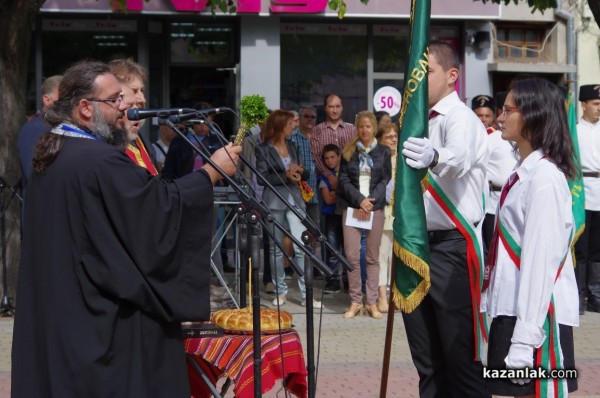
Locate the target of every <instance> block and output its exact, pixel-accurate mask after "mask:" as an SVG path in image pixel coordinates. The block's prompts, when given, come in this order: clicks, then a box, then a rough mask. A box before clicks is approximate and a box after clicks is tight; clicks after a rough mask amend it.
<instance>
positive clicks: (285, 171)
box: [255, 109, 322, 308]
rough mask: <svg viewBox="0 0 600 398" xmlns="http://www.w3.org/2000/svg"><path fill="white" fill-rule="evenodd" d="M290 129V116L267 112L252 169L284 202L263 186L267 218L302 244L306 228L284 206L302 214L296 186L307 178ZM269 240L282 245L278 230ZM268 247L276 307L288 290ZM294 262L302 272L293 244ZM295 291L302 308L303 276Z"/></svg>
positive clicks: (277, 257) (276, 255) (275, 251)
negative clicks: (299, 298) (285, 228)
mask: <svg viewBox="0 0 600 398" xmlns="http://www.w3.org/2000/svg"><path fill="white" fill-rule="evenodd" d="M293 128H294V114H293V113H292V112H290V111H286V110H283V109H277V110H275V111H273V112H271V114H270V115H269V118H268V119H267V123H266V127H265V134H264V139H263V142H262V143H261V144H260V145H258V146H257V147H256V149H255V155H256V169H257V171H258V173H260V174H261V175H263V176H264V177H265V178H266V180H267V181H268V182H269V183H270V184H271V185H272V186H273V188H274V189H275V190H277V192H278V193H279V194H280V195H281V196H282V197H283V198H284V199H285V200H286V201H287V204H286V203H283V202H282V201H281V199H280V198H279V197H278V196H277V195H276V194H275V193H274V192H273V191H272V190H271V188H269V187H266V186H265V190H264V192H263V200H264V202H265V204H266V205H267V206H268V207H269V209H270V210H271V215H272V216H273V218H274V219H276V220H277V221H278V222H279V223H280V224H281V225H284V224H286V223H287V225H288V226H289V230H290V233H291V234H292V236H294V237H295V238H296V239H298V240H299V241H302V233H303V232H304V231H305V229H306V228H304V226H303V225H302V223H301V222H300V219H299V218H298V217H297V216H296V215H295V214H294V213H293V212H292V210H290V208H289V207H288V206H294V207H296V208H297V209H298V210H299V211H300V212H304V211H305V209H306V206H305V204H304V200H303V199H302V194H301V193H300V187H299V185H298V183H299V182H300V181H302V180H306V179H307V178H308V171H307V170H306V169H305V168H304V167H302V166H301V165H300V160H299V159H300V156H299V154H298V148H297V147H296V144H294V143H293V142H292V141H291V140H290V139H289V138H290V136H291V134H292V130H293ZM258 183H259V184H261V185H263V186H264V185H265V184H264V182H263V181H262V180H258ZM273 236H274V238H275V240H276V241H277V242H280V243H283V232H282V231H280V230H279V229H278V228H274V230H273ZM271 243H272V244H271V245H270V253H269V255H270V256H271V259H274V262H273V263H271V264H272V265H271V275H272V278H273V284H274V285H275V294H276V295H275V298H274V299H273V305H275V306H279V305H284V304H285V303H286V302H287V293H288V287H287V284H286V282H285V273H284V264H283V253H282V252H281V250H280V249H279V246H278V245H276V244H275V243H274V242H271ZM294 261H295V262H296V264H298V266H299V267H300V268H302V269H304V251H303V250H302V249H301V248H300V247H298V246H297V245H295V244H294ZM309 283H312V281H309ZM298 287H299V288H300V295H301V301H300V305H302V306H305V305H306V286H305V283H304V277H303V276H302V277H298ZM313 306H314V307H315V308H321V307H322V304H321V302H320V301H316V300H313Z"/></svg>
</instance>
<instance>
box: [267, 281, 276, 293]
mask: <svg viewBox="0 0 600 398" xmlns="http://www.w3.org/2000/svg"><path fill="white" fill-rule="evenodd" d="M265 292H266V293H275V285H273V283H271V282H267V284H266V285H265Z"/></svg>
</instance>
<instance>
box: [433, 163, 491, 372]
mask: <svg viewBox="0 0 600 398" xmlns="http://www.w3.org/2000/svg"><path fill="white" fill-rule="evenodd" d="M428 177H429V178H428V184H427V191H428V192H429V193H430V194H431V197H432V198H433V199H434V200H435V202H436V203H437V204H438V205H439V206H440V208H441V209H442V210H443V211H444V213H445V214H446V215H447V216H448V217H449V218H450V220H452V222H453V223H454V225H455V226H456V228H457V229H458V231H459V232H460V233H461V234H462V236H463V237H464V238H465V240H466V242H467V268H468V270H469V285H470V287H471V310H472V312H473V339H474V342H475V345H474V347H475V360H478V361H481V358H482V352H483V349H482V348H483V347H484V344H485V342H487V332H488V326H487V320H486V317H485V313H483V312H481V311H480V301H481V286H482V282H483V250H482V247H481V242H480V237H479V236H478V234H477V233H476V232H475V228H474V226H473V225H472V224H471V223H470V222H469V221H467V219H466V218H465V217H464V216H463V215H462V214H461V213H460V212H459V211H458V208H457V207H456V205H455V204H454V203H452V201H451V200H450V198H449V197H448V195H446V194H445V193H444V191H443V190H442V188H441V187H440V186H439V185H438V183H437V182H436V181H435V178H433V177H432V176H431V175H429V176H428Z"/></svg>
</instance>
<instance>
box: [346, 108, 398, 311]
mask: <svg viewBox="0 0 600 398" xmlns="http://www.w3.org/2000/svg"><path fill="white" fill-rule="evenodd" d="M356 130H357V134H356V136H355V137H354V138H353V139H352V140H351V141H350V142H349V143H348V144H346V146H345V147H344V149H343V151H342V162H341V165H340V177H339V184H338V187H337V190H336V192H337V194H338V198H339V204H340V207H341V208H342V209H343V211H342V220H343V223H344V225H343V227H342V229H343V233H344V252H345V254H346V257H347V258H348V261H349V262H350V264H351V265H352V266H353V270H352V271H350V272H348V282H349V285H350V300H351V304H350V308H349V309H348V311H346V313H345V314H344V318H346V319H348V318H353V317H355V316H356V315H357V314H358V313H360V312H361V310H362V309H363V292H362V277H361V270H360V240H361V235H362V230H363V229H362V228H358V227H356V226H353V225H348V224H349V222H348V221H349V220H350V219H356V220H360V221H369V220H372V221H371V224H370V228H367V231H366V263H367V264H366V271H367V281H366V305H365V306H364V308H365V309H366V311H367V313H368V314H369V315H370V316H371V317H372V318H375V319H380V318H381V317H382V314H381V312H380V311H379V309H378V308H377V296H378V293H377V292H378V286H379V248H380V246H381V235H382V233H383V223H384V214H383V208H384V207H385V205H386V201H385V190H386V186H387V184H388V182H389V181H390V178H391V174H392V165H391V160H390V156H391V155H390V149H389V147H387V146H385V145H381V144H378V142H377V139H376V138H375V132H376V130H377V120H376V119H375V115H374V114H373V112H368V111H363V112H359V113H358V114H357V115H356ZM347 217H348V218H347Z"/></svg>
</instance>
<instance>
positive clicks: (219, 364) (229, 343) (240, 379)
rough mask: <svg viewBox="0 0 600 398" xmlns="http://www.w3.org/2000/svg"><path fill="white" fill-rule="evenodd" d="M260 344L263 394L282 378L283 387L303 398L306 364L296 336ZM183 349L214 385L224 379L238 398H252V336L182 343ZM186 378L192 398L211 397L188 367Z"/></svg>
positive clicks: (265, 338) (284, 335)
mask: <svg viewBox="0 0 600 398" xmlns="http://www.w3.org/2000/svg"><path fill="white" fill-rule="evenodd" d="M260 340H261V358H262V365H261V374H262V380H261V387H262V393H263V394H264V393H266V392H267V391H269V390H270V389H272V388H273V387H274V386H275V381H276V380H279V379H283V378H285V386H286V389H287V390H288V391H289V392H291V393H293V394H294V395H296V396H297V397H299V398H306V397H307V395H308V385H307V379H306V377H307V372H306V363H305V361H304V353H303V351H302V344H301V342H300V337H299V336H298V332H296V331H295V330H293V329H292V330H290V331H287V332H283V333H281V334H263V335H262V336H261V339H260ZM184 345H185V352H186V353H187V355H188V356H190V357H192V358H193V359H194V361H195V362H196V363H197V364H198V365H199V366H200V367H201V368H202V369H203V371H204V373H205V374H206V375H207V376H208V378H209V379H210V381H211V382H212V384H213V385H214V384H215V383H216V381H217V380H218V379H219V378H221V377H222V376H223V375H225V376H227V378H229V379H230V380H231V381H232V382H233V384H234V389H233V391H234V393H235V396H236V397H237V398H253V397H254V357H253V346H252V335H251V334H250V335H238V334H225V335H223V336H222V337H204V338H194V339H185V340H184ZM282 359H283V361H282ZM282 363H283V366H282ZM284 372H285V374H284ZM188 374H189V379H190V388H191V391H192V397H193V398H205V397H210V396H211V392H210V390H209V389H208V387H207V386H206V384H205V383H204V382H203V381H202V379H201V378H200V375H199V374H198V373H197V372H196V371H195V370H194V369H192V367H191V366H188Z"/></svg>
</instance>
